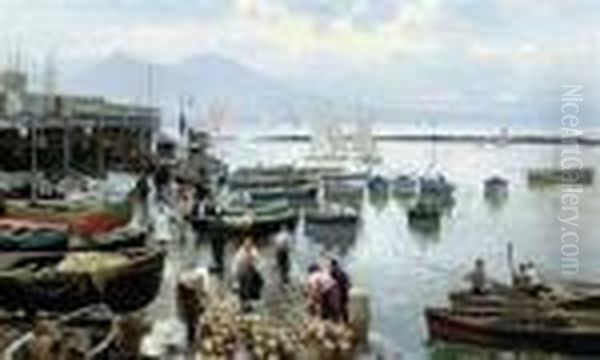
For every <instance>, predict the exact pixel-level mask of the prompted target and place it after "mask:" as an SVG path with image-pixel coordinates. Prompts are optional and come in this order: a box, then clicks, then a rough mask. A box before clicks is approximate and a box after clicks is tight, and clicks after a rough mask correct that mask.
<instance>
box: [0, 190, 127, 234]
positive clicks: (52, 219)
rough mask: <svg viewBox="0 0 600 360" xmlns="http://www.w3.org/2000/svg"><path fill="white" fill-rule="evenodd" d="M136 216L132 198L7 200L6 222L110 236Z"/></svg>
mask: <svg viewBox="0 0 600 360" xmlns="http://www.w3.org/2000/svg"><path fill="white" fill-rule="evenodd" d="M131 216H132V207H131V202H130V200H129V199H125V200H122V201H116V202H108V201H105V202H95V201H94V202H91V201H90V202H88V201H84V202H66V201H38V202H37V203H36V204H30V203H28V202H21V201H7V204H6V213H5V214H4V216H3V217H1V218H2V219H7V220H25V221H31V222H43V223H52V224H57V225H61V226H67V227H68V228H69V229H70V231H71V232H73V233H74V234H77V235H79V236H84V237H92V236H94V235H99V234H106V233H109V232H111V231H113V230H115V229H117V228H120V227H123V226H125V225H126V224H127V223H128V222H129V220H130V219H131Z"/></svg>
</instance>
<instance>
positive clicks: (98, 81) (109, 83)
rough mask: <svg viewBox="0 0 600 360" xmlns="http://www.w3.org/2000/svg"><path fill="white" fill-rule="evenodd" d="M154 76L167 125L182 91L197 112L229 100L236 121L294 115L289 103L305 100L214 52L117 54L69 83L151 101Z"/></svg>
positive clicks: (75, 88)
mask: <svg viewBox="0 0 600 360" xmlns="http://www.w3.org/2000/svg"><path fill="white" fill-rule="evenodd" d="M150 79H152V80H150ZM149 82H152V83H153V86H152V87H151V88H152V90H151V92H152V94H153V98H154V99H155V101H157V102H158V103H159V104H160V105H161V107H162V108H163V110H164V117H165V122H166V123H167V126H169V125H171V126H172V125H173V124H174V121H175V119H176V118H177V111H178V107H179V103H180V99H181V98H182V97H185V98H193V99H194V100H193V104H194V108H195V109H196V111H197V112H198V113H197V114H196V115H195V116H197V117H201V116H202V114H206V112H207V111H208V109H209V108H210V107H211V105H214V104H215V103H220V104H226V106H227V107H228V108H230V112H231V114H232V115H231V117H233V118H234V119H235V121H236V122H248V121H257V119H259V118H270V119H274V118H279V119H282V118H283V119H284V121H285V119H286V118H287V120H289V118H291V117H290V114H289V113H290V107H292V106H295V105H297V104H299V103H300V102H302V101H301V100H299V98H301V97H302V96H301V95H300V94H297V93H295V92H294V91H292V90H290V89H289V88H287V87H286V86H285V85H283V84H281V83H279V82H278V81H276V80H274V79H272V78H270V77H268V76H265V75H263V74H260V73H258V72H257V71H254V70H253V69H251V68H249V67H247V66H244V65H242V64H240V63H237V62H235V61H232V60H229V59H227V58H225V57H222V56H219V55H212V54H211V55H205V56H198V57H194V58H190V59H188V60H186V61H183V62H180V63H176V64H150V63H146V62H143V61H140V60H136V59H133V58H131V57H128V56H126V55H123V54H115V55H113V56H111V57H109V58H107V59H105V60H103V61H101V62H99V63H97V64H96V65H94V66H91V67H89V68H87V69H84V70H83V71H81V72H79V73H77V74H74V75H73V76H70V77H69V78H67V79H66V81H65V83H64V88H65V90H66V91H68V92H75V93H84V94H94V95H103V96H107V97H110V98H113V99H117V100H127V101H141V102H147V101H148V99H149V93H150V90H149V88H150V87H149V85H148V84H149ZM190 121H192V122H196V123H197V122H199V121H201V120H200V119H191V120H190Z"/></svg>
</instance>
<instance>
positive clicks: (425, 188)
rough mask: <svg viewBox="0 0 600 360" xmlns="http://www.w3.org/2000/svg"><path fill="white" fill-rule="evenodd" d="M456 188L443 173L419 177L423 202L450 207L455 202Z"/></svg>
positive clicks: (420, 196)
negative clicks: (435, 175)
mask: <svg viewBox="0 0 600 360" xmlns="http://www.w3.org/2000/svg"><path fill="white" fill-rule="evenodd" d="M454 190H455V187H454V185H453V184H451V183H450V182H448V180H447V179H446V177H445V176H443V175H438V176H437V177H421V178H419V200H420V201H422V202H428V203H433V204H434V205H435V206H440V207H443V208H450V207H452V206H454V203H455V200H454Z"/></svg>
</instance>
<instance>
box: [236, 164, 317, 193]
mask: <svg viewBox="0 0 600 360" xmlns="http://www.w3.org/2000/svg"><path fill="white" fill-rule="evenodd" d="M313 180H314V179H313V174H312V173H311V172H309V171H304V170H299V169H296V168H294V167H293V166H287V165H286V166H274V167H262V166H258V167H249V168H240V169H238V170H236V171H235V172H233V173H232V174H231V175H230V176H229V178H228V179H227V184H228V186H229V188H230V190H250V189H261V188H262V189H264V188H273V187H291V186H302V185H306V184H309V183H311V182H313Z"/></svg>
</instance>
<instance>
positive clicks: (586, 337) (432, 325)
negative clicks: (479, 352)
mask: <svg viewBox="0 0 600 360" xmlns="http://www.w3.org/2000/svg"><path fill="white" fill-rule="evenodd" d="M425 317H426V321H427V327H428V330H429V337H430V339H431V340H433V341H436V340H442V341H446V342H452V343H463V344H471V345H477V346H485V347H493V348H500V349H510V350H516V349H536V350H542V351H547V352H552V353H563V354H577V355H600V319H598V318H597V316H594V314H593V313H583V314H578V315H577V316H575V314H567V316H551V315H546V314H545V313H543V312H538V313H533V314H531V313H530V314H528V315H526V316H524V317H516V316H509V315H507V314H503V313H501V312H494V311H480V310H478V309H474V310H450V309H445V308H428V309H426V310H425Z"/></svg>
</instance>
